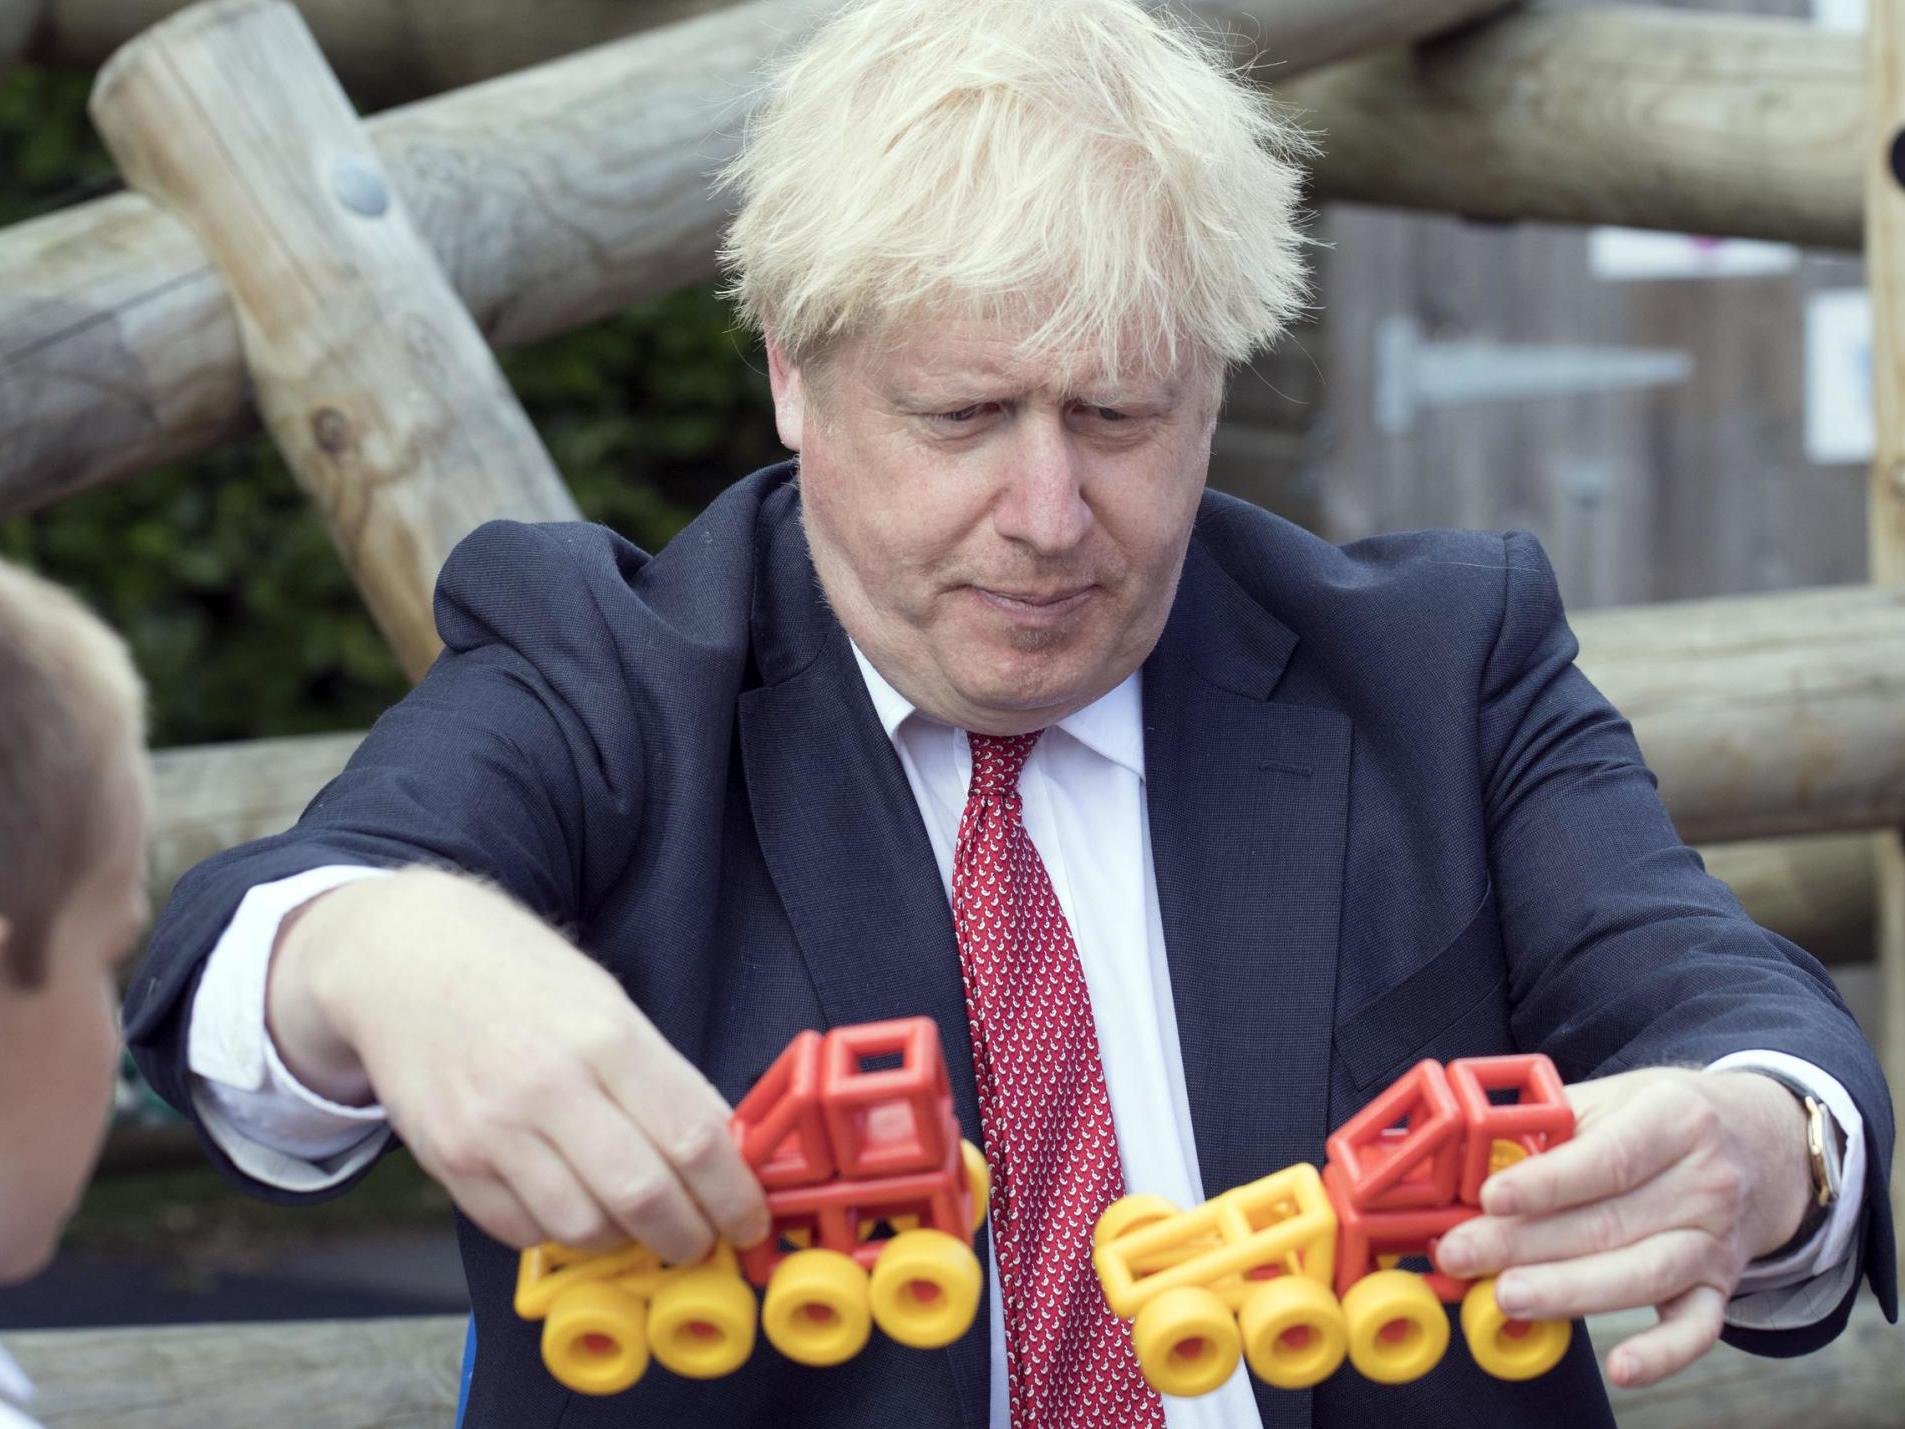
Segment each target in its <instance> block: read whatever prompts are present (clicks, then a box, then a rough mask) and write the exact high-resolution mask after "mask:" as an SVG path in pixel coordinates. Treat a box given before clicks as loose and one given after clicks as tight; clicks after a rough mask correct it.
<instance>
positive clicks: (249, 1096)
mask: <svg viewBox="0 0 1905 1429" xmlns="http://www.w3.org/2000/svg"><path fill="white" fill-rule="evenodd" d="M389 872H390V870H388V869H381V868H365V867H354V866H344V865H331V866H328V867H325V868H314V869H310V870H307V871H306V872H304V873H300V874H295V875H293V876H292V877H290V878H283V879H279V880H278V881H277V882H275V883H264V884H260V885H259V886H258V887H256V888H253V889H252V890H251V891H250V892H249V893H247V894H246V895H245V897H244V899H243V901H242V902H240V903H239V905H238V910H237V912H235V913H234V914H233V915H232V920H231V922H230V923H229V924H227V925H226V928H225V931H224V932H223V933H222V934H221V935H220V936H219V939H218V942H217V944H216V945H215V946H214V947H213V948H212V953H211V956H210V957H209V958H208V959H207V960H206V963H205V974H204V976H203V977H202V978H200V980H199V987H198V995H197V997H196V998H195V999H194V1001H193V1004H192V1020H191V1025H190V1027H189V1028H188V1029H187V1033H186V1065H187V1067H188V1068H189V1070H190V1071H191V1073H192V1076H191V1089H192V1103H193V1108H194V1110H195V1111H196V1112H197V1114H198V1117H199V1120H200V1121H201V1122H202V1123H203V1125H204V1126H205V1129H206V1132H207V1133H208V1134H209V1135H210V1136H211V1138H212V1140H213V1142H214V1143H216V1144H217V1146H218V1148H219V1149H220V1150H221V1151H223V1152H224V1153H225V1154H226V1155H227V1156H229V1157H230V1158H231V1159H232V1163H233V1164H234V1165H235V1166H237V1167H238V1169H239V1170H240V1171H242V1172H244V1173H245V1174H246V1175H247V1176H250V1177H252V1178H253V1179H254V1180H258V1181H262V1182H264V1183H265V1184H266V1185H270V1186H276V1187H279V1188H280V1189H283V1190H288V1191H319V1190H323V1189H325V1188H327V1187H329V1186H334V1185H336V1184H338V1183H339V1182H340V1181H343V1180H345V1179H347V1178H348V1177H349V1176H351V1175H353V1174H354V1173H355V1172H356V1171H358V1170H359V1169H360V1168H362V1167H363V1166H364V1165H366V1164H367V1163H368V1162H370V1161H371V1160H373V1159H374V1158H375V1157H376V1156H377V1154H378V1153H379V1152H380V1151H381V1150H382V1149H383V1145H384V1142H385V1141H387V1140H388V1139H389V1136H390V1122H389V1118H388V1116H387V1115H386V1114H385V1112H384V1109H383V1107H381V1106H379V1105H377V1104H375V1103H373V1104H371V1105H369V1106H344V1105H342V1104H340V1103H338V1102H334V1101H331V1100H329V1099H328V1098H325V1097H322V1096H320V1095H318V1094H317V1093H316V1092H314V1091H312V1090H311V1089H310V1088H309V1087H307V1086H305V1085H304V1084H303V1083H302V1082H300V1081H299V1080H298V1079H297V1078H296V1077H295V1076H293V1075H292V1074H291V1071H290V1069H289V1068H288V1067H286V1066H285V1064H284V1059H283V1058H282V1057H280V1056H279V1054H278V1049H277V1047H276V1046H275V1045H274V1044H273V1043H272V1040H271V1035H270V1031H269V1029H268V1027H267V1026H266V1022H265V989H266V982H267V978H268V976H269V973H270V970H271V953H272V949H273V947H274V946H275V945H276V943H277V938H278V929H279V926H280V925H281V924H282V923H283V922H284V920H285V918H286V917H287V916H289V915H290V914H291V913H292V912H293V911H295V910H296V909H298V908H300V907H302V906H303V905H304V904H306V903H308V902H310V901H311V900H312V899H313V898H316V897H318V896H319V895H320V894H324V893H329V892H330V891H331V890H333V889H335V888H341V887H343V886H344V885H345V884H347V883H355V882H357V881H358V880H360V879H364V878H380V877H384V876H386V875H387V874H388V873H389Z"/></svg>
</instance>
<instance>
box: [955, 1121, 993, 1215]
mask: <svg viewBox="0 0 1905 1429" xmlns="http://www.w3.org/2000/svg"><path fill="white" fill-rule="evenodd" d="M959 1159H960V1160H961V1161H963V1162H964V1163H965V1165H966V1189H967V1190H968V1191H970V1192H972V1229H973V1230H974V1231H975V1232H977V1231H978V1229H979V1227H980V1226H982V1225H984V1224H985V1223H986V1203H987V1201H988V1200H989V1199H990V1198H991V1196H992V1168H991V1167H990V1166H988V1165H986V1154H985V1152H983V1151H981V1150H980V1149H979V1148H978V1147H976V1146H974V1145H973V1144H972V1143H971V1142H970V1141H961V1142H960V1143H959Z"/></svg>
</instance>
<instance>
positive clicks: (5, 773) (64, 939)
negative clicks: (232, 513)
mask: <svg viewBox="0 0 1905 1429" xmlns="http://www.w3.org/2000/svg"><path fill="white" fill-rule="evenodd" d="M144 711H145V697H144V694H143V692H142V689H141V686H140V683H139V677H138V675H137V673H136V672H135V671H134V670H133V667H132V661H131V659H130V658H129V657H128V656H127V654H126V650H125V646H124V645H122V644H121V643H120V642H119V639H118V637H117V636H115V635H114V634H113V633H112V632H111V631H110V630H108V629H107V628H106V627H105V626H104V625H102V624H101V623H100V622H99V620H98V619H96V618H95V617H94V616H93V615H92V614H91V613H89V612H88V611H87V610H86V608H85V607H84V606H82V605H81V604H80V603H79V602H78V601H77V600H75V599H74V598H73V597H72V596H70V595H68V594H67V593H66V592H65V591H63V590H60V589H59V588H58V587H57V586H54V585H51V584H49V583H47V582H46V581H43V580H41V579H39V578H38V577H37V576H34V575H31V574H29V573H27V572H26V571H23V570H21V569H19V568H18V567H16V566H11V565H8V564H7V563H6V562H4V561H0V1284H11V1283H13V1282H15V1281H20V1280H25V1279H27V1278H29V1277H30V1276H32V1275H34V1274H35V1273H37V1272H38V1271H39V1270H40V1269H41V1267H43V1266H44V1265H45V1264H46V1262H47V1260H48V1259H49V1258H51V1256H52V1254H53V1248H54V1246H55V1244H56V1243H57V1241H58V1239H59V1232H60V1227H61V1226H63V1225H64V1224H65V1223H66V1218H67V1217H68V1216H69V1215H70V1214H71V1213H72V1210H73V1207H74V1205H75V1204H76V1203H77V1202H78V1200H79V1193H80V1188H81V1187H82V1186H84V1185H85V1183H86V1177H87V1175H88V1173H89V1172H90V1171H91V1170H92V1166H93V1162H94V1161H95V1160H96V1159H97V1158H98V1155H99V1147H100V1143H101V1141H102V1140H103V1139H104V1137H105V1133H106V1118H107V1113H108V1112H109V1110H110V1109H111V1106H112V1092H113V1086H114V1082H115V1074H116V1072H117V1070H118V1067H119V1026H118V1019H117V1014H118V1004H119V991H118V985H117V984H118V978H117V974H118V970H119V967H120V965H121V964H122V963H123V962H124V961H125V959H126V958H127V957H128V956H129V955H130V953H131V952H132V948H133V944H134V941H135V939H136V938H137V937H138V935H139V934H140V932H142V931H143V930H144V928H145V923H146V913H147V909H146V891H145V829H146V817H147V808H148V805H149V802H150V796H149V794H148V792H147V783H148V778H147V773H146V762H145V713H144ZM26 1394H27V1386H26V1383H25V1381H24V1379H23V1378H22V1377H21V1376H20V1374H19V1371H18V1370H17V1369H15V1368H14V1367H13V1364H12V1362H11V1361H10V1360H8V1359H7V1357H6V1355H5V1353H4V1352H0V1429H5V1426H12V1425H16V1424H26V1423H27V1422H28V1421H27V1420H26V1419H25V1418H24V1417H23V1414H22V1413H21V1412H20V1411H19V1410H18V1409H17V1408H14V1407H10V1403H11V1404H17V1403H18V1402H19V1401H21V1400H23V1399H24V1398H25V1397H26Z"/></svg>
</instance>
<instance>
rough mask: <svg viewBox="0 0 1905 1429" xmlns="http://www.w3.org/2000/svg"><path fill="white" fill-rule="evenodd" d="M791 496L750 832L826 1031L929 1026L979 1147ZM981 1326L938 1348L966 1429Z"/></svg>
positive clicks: (961, 1066)
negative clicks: (925, 1022)
mask: <svg viewBox="0 0 1905 1429" xmlns="http://www.w3.org/2000/svg"><path fill="white" fill-rule="evenodd" d="M795 500H796V497H795V492H794V489H793V488H792V486H791V485H790V486H788V487H785V488H783V489H782V490H781V491H779V492H777V493H775V495H774V497H773V498H771V499H770V502H769V503H768V506H767V508H766V510H765V511H764V513H763V518H762V525H763V532H762V535H763V557H762V568H761V572H760V579H759V582H758V585H757V595H756V600H755V615H754V648H755V651H756V658H757V660H758V662H759V663H760V666H761V674H762V678H763V681H764V683H763V684H762V685H761V686H760V687H758V688H756V689H753V690H750V691H747V692H746V693H744V694H743V695H742V696H741V701H740V730H741V756H742V760H743V763H744V767H745V769H746V773H747V788H748V798H749V801H750V802H751V804H752V806H753V811H754V826H755V830H756V832H757V834H758V836H759V838H760V843H761V850H762V853H763V855H764V856H765V858H766V861H767V868H768V873H769V875H770V876H771V877H772V878H773V880H774V887H775V891H776V892H777V893H778V894H779V895H780V899H781V904H782V906H783V908H784V909H785V910H786V913H787V918H788V921H789V922H790V923H791V924H792V925H793V929H794V937H795V939H796V941H797V942H798V943H799V945H800V953H801V957H802V959H803V960H804V962H805V963H806V965H807V970H808V975H809V976H810V977H811V978H812V979H813V983H814V989H815V992H816V995H817V996H818V998H819V1000H820V1006H821V1009H822V1011H823V1012H824V1013H825V1015H826V1018H827V1021H828V1023H829V1024H830V1025H832V1026H840V1025H843V1024H846V1023H854V1022H875V1021H881V1020H884V1019H886V1018H893V1017H916V1016H919V1015H921V1014H925V1015H927V1016H930V1017H931V1018H932V1019H933V1020H934V1021H935V1022H936V1023H937V1024H938V1025H939V1036H940V1041H941V1044H942V1045H943V1047H944V1048H945V1053H946V1069H947V1074H948V1077H949V1079H950V1080H951V1083H952V1093H953V1103H954V1106H955V1107H956V1109H957V1111H958V1114H959V1123H960V1126H961V1127H962V1128H963V1130H964V1132H965V1135H966V1136H967V1138H968V1139H970V1140H971V1141H972V1142H973V1143H974V1144H981V1134H980V1128H979V1106H978V1100H977V1097H976V1095H975V1092H974V1089H973V1073H972V1048H971V1041H970V1034H969V1032H968V1029H967V1023H966V998H965V985H964V982H963V981H962V979H961V977H960V972H959V955H958V944H957V942H956V941H955V938H954V934H953V924H952V910H951V908H950V907H949V906H948V904H947V901H946V890H945V888H944V887H943V886H942V885H941V883H940V879H939V868H938V865H937V863H936V862H935V860H934V857H933V849H932V844H931V843H930V842H929V841H928V839H927V836H926V827H925V825H924V823H922V822H921V819H920V813H919V805H918V804H917V803H916V802H915V801H914V798H913V791H912V788H911V787H910V786H909V785H908V784H907V782H906V771H905V770H904V769H903V768H902V767H901V765H900V761H899V755H898V754H897V753H896V752H895V751H894V749H893V746H892V743H891V742H890V741H889V740H888V739H887V737H886V731H885V730H884V729H882V728H881V727H880V721H879V717H878V715H877V714H876V713H875V711H874V709H873V702H872V699H871V697H870V696H869V695H868V694H867V690H866V683H865V681H864V680H862V679H861V677H860V672H859V669H858V667H857V666H856V665H855V663H854V660H853V650H852V647H851V646H850V645H849V644H848V643H847V638H846V634H845V632H844V631H843V630H842V629H841V628H840V625H839V623H838V621H836V620H835V619H834V617H833V614H832V612H831V611H829V610H828V609H827V608H826V605H825V603H824V602H823V601H822V599H821V597H820V595H819V589H818V586H817V584H816V583H815V580H814V574H813V566H812V563H811V560H810V558H809V556H808V554H807V546H806V539H805V536H804V534H803V533H802V531H801V528H800V521H799V517H798V514H797V511H796V510H795V505H794V503H795ZM978 1248H979V1253H980V1255H981V1256H984V1254H985V1249H984V1246H983V1242H982V1243H981V1244H980V1246H979V1247H978ZM984 1314H985V1309H984V1302H983V1301H982V1302H981V1318H980V1320H979V1322H978V1323H977V1324H975V1326H974V1328H973V1329H972V1330H971V1331H970V1332H968V1333H967V1334H965V1335H963V1336H961V1337H960V1338H959V1340H958V1341H956V1342H955V1343H954V1344H953V1345H952V1346H951V1347H950V1348H949V1349H948V1350H947V1352H946V1353H947V1355H948V1358H949V1360H950V1362H951V1367H952V1371H953V1376H954V1380H955V1384H956V1385H957V1388H958V1392H959V1396H960V1404H961V1408H962V1410H963V1412H964V1415H965V1417H966V1419H967V1421H968V1423H969V1424H970V1425H971V1426H972V1429H983V1426H984V1425H985V1421H986V1412H987V1393H988V1389H987V1384H988V1374H989V1359H990V1356H989V1354H988V1349H989V1345H988V1335H987V1332H986V1328H985V1321H984Z"/></svg>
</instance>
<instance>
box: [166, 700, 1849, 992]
mask: <svg viewBox="0 0 1905 1429" xmlns="http://www.w3.org/2000/svg"><path fill="white" fill-rule="evenodd" d="M360 738H361V736H360V735H356V734H325V735H306V736H302V737H298V738H293V739H259V740H250V741H246V742H242V743H235V744H213V745H201V746H198V747H195V748H184V749H170V750H164V751H162V752H160V753H159V754H158V755H157V757H156V758H155V759H154V760H153V765H154V768H155V769H156V771H157V778H156V781H155V783H156V800H155V802H156V805H157V808H158V816H157V818H156V819H155V820H154V825H153V834H152V840H151V844H150V850H151V877H150V882H149V885H148V886H149V888H150V890H151V893H152V899H153V903H154V905H155V906H157V905H160V904H163V902H164V901H165V899H166V898H167V897H168V896H170V894H171V892H172V886H173V885H174V884H175V883H177V882H178V880H179V876H180V875H181V874H183V873H184V872H185V871H186V870H187V869H189V868H190V867H192V865H194V864H196V863H198V862H200V861H201V860H203V859H207V858H210V857H211V856H212V855H213V854H215V853H218V852H220V851H221V850H223V849H227V848H231V847H234V846H235V845H237V844H241V843H246V842H248V841H250V840H252V839H259V838H265V837H267V836H269V835H271V834H275V833H280V832H282V831H283V830H285V829H287V828H289V827H291V825H292V824H293V823H295V822H296V821H297V818H298V815H299V814H300V813H302V812H303V810H304V806H305V805H306V804H308V803H310V801H311V799H312V796H314V795H315V794H316V793H317V791H318V790H319V789H320V788H322V787H323V786H324V784H325V782H326V781H328V780H329V779H330V778H331V777H332V776H333V775H335V774H336V773H337V772H338V771H339V770H340V769H342V768H343V767H344V763H345V761H346V760H348V759H349V758H350V755H351V751H352V750H353V749H355V748H356V747H357V742H358V740H359V739H360ZM1701 854H1702V856H1703V857H1704V858H1705V859H1706V863H1707V867H1708V869H1709V870H1710V871H1711V872H1712V873H1713V874H1714V875H1715V876H1716V877H1718V878H1720V879H1722V880H1724V881H1725V882H1726V883H1727V884H1728V885H1729V886H1730V887H1731V888H1732V889H1733V891H1734V892H1735V893H1736V894H1738V895H1739V898H1740V901H1741V902H1742V903H1744V904H1745V905H1746V911H1747V912H1748V913H1750V914H1751V915H1752V916H1753V920H1754V921H1755V922H1756V923H1760V924H1763V925H1764V926H1766V927H1768V928H1771V929H1772V930H1773V931H1774V932H1776V933H1781V934H1784V935H1785V936H1786V937H1788V938H1791V939H1792V940H1793V941H1794V942H1795V943H1798V944H1799V945H1800V946H1801V947H1802V948H1804V949H1806V951H1807V952H1809V953H1812V954H1813V955H1814V956H1815V957H1817V958H1819V959H1820V960H1821V961H1822V962H1825V963H1828V964H1843V963H1863V962H1869V961H1870V960H1871V957H1872V935H1873V901H1872V900H1873V893H1872V860H1871V856H1870V855H1871V840H1870V837H1869V836H1868V835H1865V834H1824V835H1816V836H1810V837H1802V838H1791V839H1757V840H1746V841H1741V842H1738V843H1721V844H1710V845H1707V846H1706V847H1704V848H1702V849H1701Z"/></svg>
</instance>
